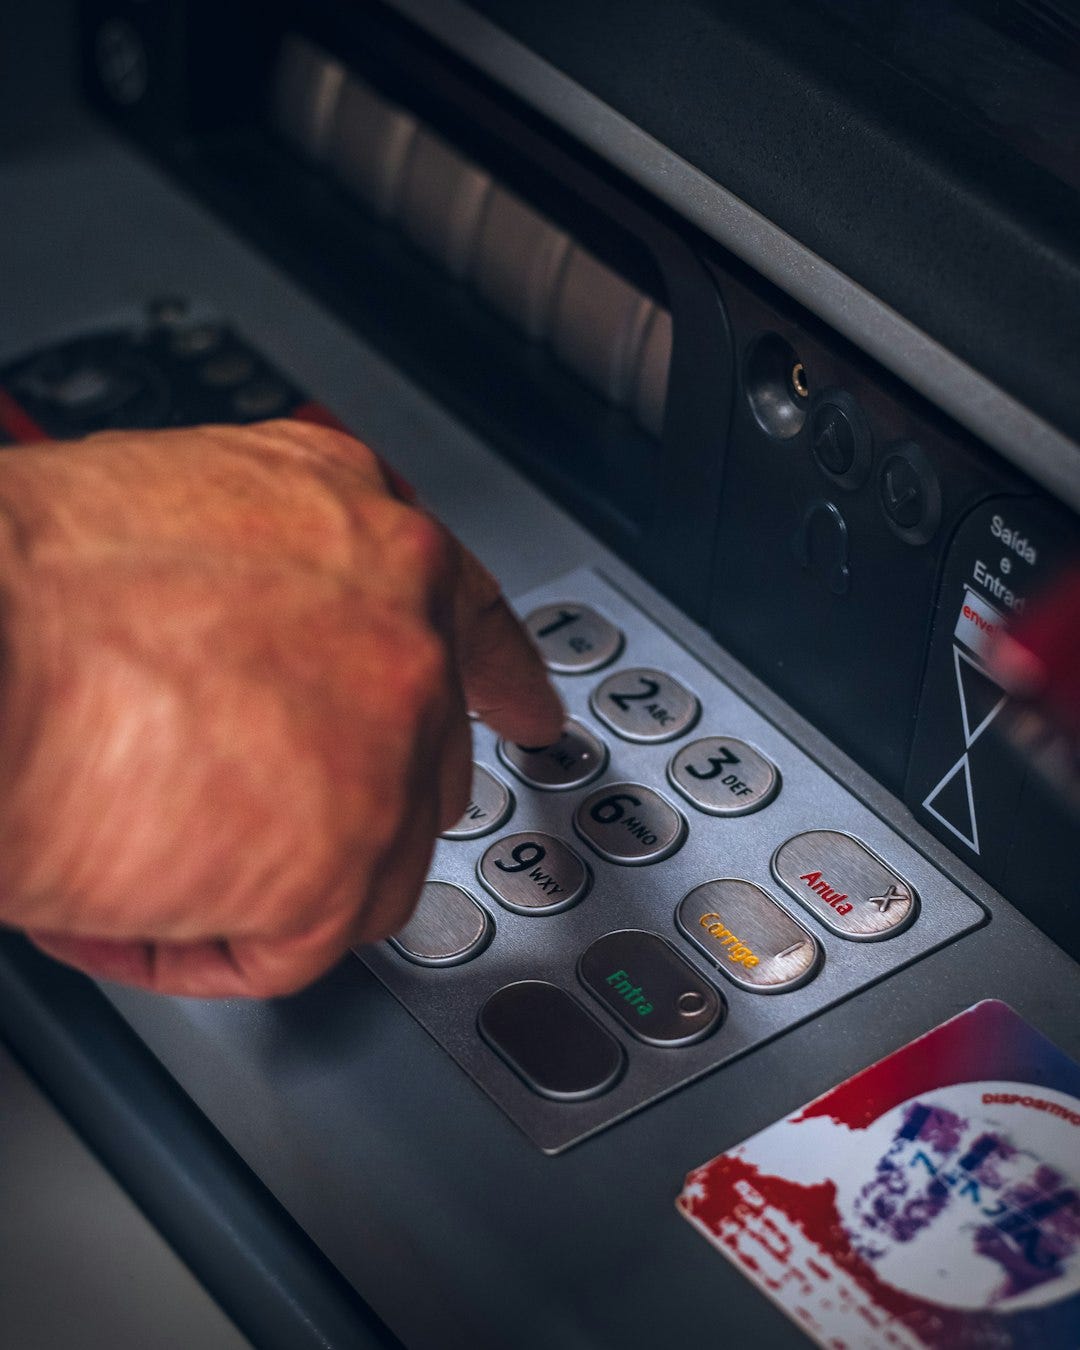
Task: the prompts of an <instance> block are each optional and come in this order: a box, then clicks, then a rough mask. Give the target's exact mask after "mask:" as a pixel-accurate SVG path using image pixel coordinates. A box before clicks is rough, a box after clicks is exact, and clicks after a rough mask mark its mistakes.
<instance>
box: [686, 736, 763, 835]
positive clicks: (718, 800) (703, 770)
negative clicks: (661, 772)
mask: <svg viewBox="0 0 1080 1350" xmlns="http://www.w3.org/2000/svg"><path fill="white" fill-rule="evenodd" d="M668 779H669V780H670V782H671V783H672V785H673V786H674V787H676V788H677V789H678V790H679V791H680V792H681V793H682V795H683V796H684V797H685V798H686V800H687V801H688V802H689V803H690V804H691V805H692V806H696V807H697V808H698V810H699V811H704V812H706V813H707V814H708V815H710V816H745V815H749V814H750V812H751V811H758V810H760V809H761V807H763V806H768V804H769V802H771V801H772V799H773V797H775V796H776V792H777V789H778V788H779V786H780V775H779V774H778V773H777V771H776V765H775V764H771V763H770V762H769V761H768V760H767V759H766V758H765V756H764V755H763V754H761V752H760V751H758V750H755V749H754V747H753V746H752V745H747V744H746V742H745V741H740V740H736V739H735V737H733V736H706V737H703V738H702V739H701V740H697V741H691V743H690V744H689V745H684V746H683V747H682V749H681V750H680V751H679V752H678V754H676V755H675V757H674V759H672V761H671V763H670V764H669V765H668Z"/></svg>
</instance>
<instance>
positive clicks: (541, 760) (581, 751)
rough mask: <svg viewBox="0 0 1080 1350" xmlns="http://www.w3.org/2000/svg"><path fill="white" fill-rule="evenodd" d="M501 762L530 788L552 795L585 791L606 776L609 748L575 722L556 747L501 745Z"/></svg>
mask: <svg viewBox="0 0 1080 1350" xmlns="http://www.w3.org/2000/svg"><path fill="white" fill-rule="evenodd" d="M498 755H499V758H500V759H501V760H502V761H503V763H504V764H506V765H507V767H508V768H511V769H513V771H514V773H516V774H517V776H518V777H519V778H520V779H521V781H522V782H523V783H527V784H528V786H529V787H534V788H541V789H544V790H546V791H548V792H563V791H569V790H570V789H571V788H578V787H582V786H583V785H584V784H585V783H591V782H592V780H593V779H594V778H595V777H596V776H597V775H598V774H600V773H602V772H603V770H604V766H605V765H606V764H607V762H608V752H607V746H606V745H605V744H604V742H603V741H602V740H601V739H600V737H599V736H596V735H594V734H593V733H592V732H591V731H590V730H589V728H588V727H586V726H584V725H583V724H582V723H581V722H578V721H576V720H575V719H574V718H571V719H570V720H569V721H568V722H567V723H566V726H565V728H564V729H563V734H562V735H561V736H560V737H559V739H558V740H557V741H556V742H555V744H554V745H542V746H536V747H533V746H524V745H514V744H513V742H512V741H500V742H499V746H498Z"/></svg>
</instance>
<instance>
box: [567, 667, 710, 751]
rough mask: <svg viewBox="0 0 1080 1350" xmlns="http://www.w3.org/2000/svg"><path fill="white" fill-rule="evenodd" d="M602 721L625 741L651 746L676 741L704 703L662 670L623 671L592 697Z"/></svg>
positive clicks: (610, 677) (599, 686) (594, 706)
mask: <svg viewBox="0 0 1080 1350" xmlns="http://www.w3.org/2000/svg"><path fill="white" fill-rule="evenodd" d="M589 702H590V704H591V705H592V710H593V712H594V713H595V714H596V715H597V717H598V718H599V719H600V721H601V722H604V723H606V724H607V725H608V726H609V727H610V728H611V729H612V731H614V732H615V733H616V734H617V735H619V736H622V737H623V739H624V740H627V741H636V742H637V743H638V744H639V745H650V744H652V743H653V742H655V741H673V740H674V739H675V737H676V736H681V735H682V734H683V732H684V731H689V730H690V728H691V727H692V726H693V725H694V723H695V722H696V721H697V719H698V714H699V713H700V712H701V704H700V703H698V701H697V699H696V698H695V697H694V695H693V694H692V693H691V692H690V690H689V689H684V688H683V687H682V685H681V684H680V683H679V682H678V680H673V679H672V678H671V676H670V675H665V674H664V672H663V671H662V670H620V671H617V672H616V673H615V674H614V675H609V676H608V677H607V679H606V680H605V681H604V682H603V684H601V685H598V686H597V688H595V689H594V690H593V692H592V697H591V698H590V699H589Z"/></svg>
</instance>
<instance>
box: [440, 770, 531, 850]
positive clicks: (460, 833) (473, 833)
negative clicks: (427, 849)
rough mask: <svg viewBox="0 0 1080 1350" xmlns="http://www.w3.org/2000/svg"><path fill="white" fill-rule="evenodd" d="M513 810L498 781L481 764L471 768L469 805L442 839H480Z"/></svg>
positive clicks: (509, 795)
mask: <svg viewBox="0 0 1080 1350" xmlns="http://www.w3.org/2000/svg"><path fill="white" fill-rule="evenodd" d="M513 809H514V797H513V794H512V793H511V791H510V789H509V788H508V787H507V786H506V784H505V783H504V782H503V781H502V779H501V778H496V776H495V775H494V774H493V773H492V772H491V770H490V769H488V768H485V766H484V765H483V764H473V770H472V787H471V788H470V790H469V804H468V806H467V807H466V808H465V814H464V815H463V816H462V817H461V819H460V820H459V821H458V822H457V824H456V825H451V827H450V828H449V829H448V830H444V831H443V833H442V837H443V838H444V839H482V838H483V836H484V835H485V834H491V832H492V831H493V830H497V829H498V828H499V826H500V825H503V824H505V823H506V819H507V817H508V816H509V815H510V813H511V811H513Z"/></svg>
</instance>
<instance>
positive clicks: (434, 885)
mask: <svg viewBox="0 0 1080 1350" xmlns="http://www.w3.org/2000/svg"><path fill="white" fill-rule="evenodd" d="M492 931H493V925H492V922H491V920H490V919H489V918H488V916H487V913H486V912H485V911H484V910H483V909H481V907H480V906H479V905H478V904H477V903H476V901H475V900H474V899H473V898H472V896H471V895H469V893H468V892H467V891H465V890H463V889H462V888H461V887H460V886H454V885H452V884H451V883H450V882H448V881H428V882H425V884H424V889H423V890H422V891H421V892H420V899H419V901H418V902H417V906H416V909H415V910H414V911H413V916H412V918H411V919H410V920H409V922H408V923H407V924H406V925H405V927H404V928H403V929H402V930H401V932H400V933H397V934H396V935H395V936H394V937H392V938H391V939H390V942H391V944H392V945H393V946H394V947H395V948H396V949H397V950H398V951H399V952H400V953H401V955H402V956H404V957H406V958H407V959H408V960H410V961H415V962H416V963H417V964H418V965H421V966H456V965H457V964H458V963H459V962H461V961H468V960H470V959H471V958H472V957H474V956H477V955H479V953H480V952H481V951H483V949H484V947H485V946H486V945H487V943H488V942H489V941H490V939H491V934H492Z"/></svg>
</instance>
